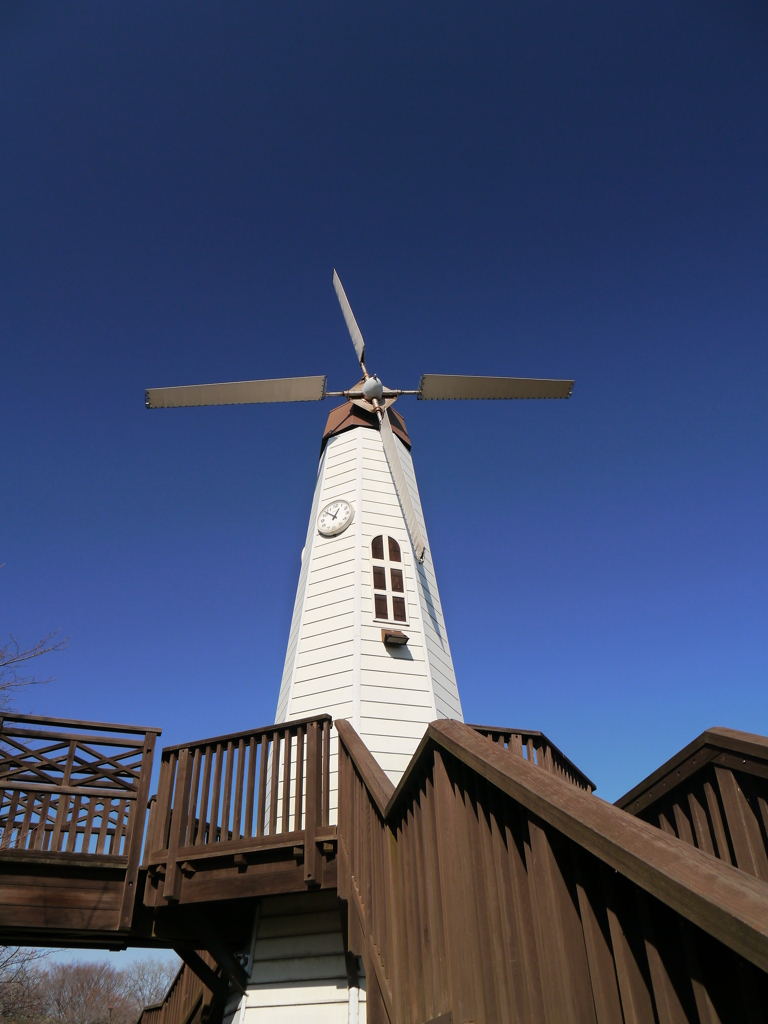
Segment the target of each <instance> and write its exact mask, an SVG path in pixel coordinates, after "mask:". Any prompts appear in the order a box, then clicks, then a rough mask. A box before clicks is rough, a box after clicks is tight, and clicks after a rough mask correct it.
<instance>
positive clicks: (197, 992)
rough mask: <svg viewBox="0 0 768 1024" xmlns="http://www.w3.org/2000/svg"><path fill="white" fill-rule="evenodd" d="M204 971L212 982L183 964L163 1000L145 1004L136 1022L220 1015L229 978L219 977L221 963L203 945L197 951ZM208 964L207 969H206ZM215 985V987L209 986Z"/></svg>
mask: <svg viewBox="0 0 768 1024" xmlns="http://www.w3.org/2000/svg"><path fill="white" fill-rule="evenodd" d="M195 955H196V957H197V959H198V960H199V963H198V964H196V967H197V969H198V970H200V964H202V965H203V969H202V970H200V973H201V974H207V980H208V982H209V985H206V984H205V982H204V981H203V980H202V979H201V978H200V977H198V975H197V974H195V972H194V971H193V970H192V969H191V968H190V967H189V965H188V964H182V965H181V967H180V968H179V971H178V973H177V974H176V977H175V978H174V979H173V981H172V982H171V984H170V986H169V988H168V991H167V992H166V994H165V996H164V997H163V1000H162V1002H160V1003H156V1004H155V1005H153V1006H145V1007H144V1009H143V1010H142V1013H141V1016H140V1017H139V1019H138V1022H137V1024H191V1022H200V1021H204V1020H209V1021H210V1020H211V1017H216V1018H219V1019H220V1016H221V1010H222V1009H223V1004H224V994H225V993H226V982H225V981H224V979H222V978H221V977H220V969H219V967H218V964H217V963H216V961H215V960H214V958H213V957H212V956H211V954H210V953H208V952H207V951H206V950H204V949H199V950H196V951H195ZM205 968H207V972H206V970H205ZM209 986H212V987H209Z"/></svg>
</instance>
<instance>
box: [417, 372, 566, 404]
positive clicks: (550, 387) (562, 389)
mask: <svg viewBox="0 0 768 1024" xmlns="http://www.w3.org/2000/svg"><path fill="white" fill-rule="evenodd" d="M573 383H574V382H573V381H572V380H539V379H538V378H536V377H463V376H460V375H453V374H448V373H425V374H423V375H422V378H421V380H420V382H419V398H423V399H466V398H490V399H500V398H502V399H503V398H570V397H571V392H572V391H573Z"/></svg>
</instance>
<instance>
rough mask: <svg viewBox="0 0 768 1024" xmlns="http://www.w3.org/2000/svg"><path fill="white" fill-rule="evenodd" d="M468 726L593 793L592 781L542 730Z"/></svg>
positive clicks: (519, 755) (594, 787)
mask: <svg viewBox="0 0 768 1024" xmlns="http://www.w3.org/2000/svg"><path fill="white" fill-rule="evenodd" d="M469 728H470V729H474V730H475V732H479V733H480V735H481V736H486V737H487V738H488V739H489V740H491V741H492V742H493V743H497V744H498V745H499V746H500V747H504V748H505V750H509V751H510V753H513V754H517V755H518V757H524V758H526V759H527V760H528V761H529V762H530V763H531V764H536V765H538V766H539V767H540V768H544V770H545V771H548V772H550V773H551V774H552V775H557V776H558V778H560V779H565V781H566V782H570V783H572V784H573V785H574V786H578V787H579V789H585V790H586V791H587V792H588V793H594V792H595V790H596V789H597V786H595V784H594V782H593V781H592V780H591V779H590V778H588V777H587V776H586V775H585V774H584V772H582V771H580V770H579V769H578V768H577V767H576V765H575V764H574V763H573V761H571V759H570V758H568V757H566V756H565V754H564V753H563V752H562V750H560V749H559V747H556V746H555V744H554V743H553V742H552V741H551V740H550V739H548V738H547V737H546V736H545V735H544V733H543V732H538V731H536V730H535V729H501V728H499V727H498V726H492V725H470V726H469Z"/></svg>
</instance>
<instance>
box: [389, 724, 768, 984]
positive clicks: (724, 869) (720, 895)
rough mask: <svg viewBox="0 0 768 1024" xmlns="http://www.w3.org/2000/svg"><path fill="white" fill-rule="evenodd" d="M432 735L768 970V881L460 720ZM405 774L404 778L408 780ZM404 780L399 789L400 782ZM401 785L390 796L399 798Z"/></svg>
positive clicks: (432, 727) (586, 846)
mask: <svg viewBox="0 0 768 1024" xmlns="http://www.w3.org/2000/svg"><path fill="white" fill-rule="evenodd" d="M427 732H428V738H429V739H428V741H431V742H434V743H436V744H438V745H439V746H441V747H442V748H443V749H445V750H447V751H449V752H450V753H451V754H453V756H454V757H456V758H458V759H459V760H460V761H463V762H464V764H466V765H467V766H468V767H470V768H472V769H474V770H475V771H476V772H478V774H480V775H482V776H483V777H484V778H486V779H488V781H489V782H491V783H493V784H494V785H496V786H497V787H498V788H499V789H500V790H502V791H503V792H505V793H507V794H508V795H509V796H511V797H513V798H514V799H515V800H516V801H518V802H519V803H520V804H522V805H523V806H524V807H526V808H527V809H528V810H530V811H533V813H534V814H537V815H538V816H539V817H540V818H542V819H543V820H544V821H546V822H547V823H548V824H550V825H552V826H553V827H555V828H556V829H557V830H558V831H559V832H562V833H563V834H564V835H566V836H568V837H569V838H570V839H572V840H574V842H576V843H578V845H579V846H581V847H582V848H583V849H585V850H588V851H589V852H590V853H593V854H594V855H595V856H596V857H598V858H599V859H600V860H602V861H603V862H604V863H606V864H608V865H609V866H610V867H612V868H614V870H616V871H620V872H621V874H623V875H624V876H625V877H627V878H629V879H630V880H631V881H632V882H635V884H637V885H639V886H641V888H643V889H645V890H646V891H647V892H649V893H650V894H651V895H652V896H655V897H656V898H657V899H659V900H661V901H662V902H663V903H666V904H667V906H670V907H672V908H673V909H674V910H676V911H677V912H678V913H679V914H682V915H683V917H686V918H688V920H689V921H692V922H693V923H694V924H696V925H698V926H699V927H700V928H703V929H704V930H705V931H707V932H709V933H710V934H712V935H715V937H716V938H718V939H720V941H722V942H725V943H727V944H728V945H729V946H731V948H732V949H735V950H737V952H739V953H740V954H741V955H742V956H744V957H746V959H748V960H750V961H752V963H755V964H757V965H758V966H759V967H761V969H762V970H764V971H766V970H768V889H766V888H765V886H763V885H761V884H759V883H758V882H757V881H756V880H754V879H752V878H750V877H748V876H745V875H744V874H742V873H741V872H739V871H737V870H735V869H733V868H731V867H730V866H729V865H727V864H722V863H718V862H717V861H716V860H714V858H711V857H707V856H704V855H702V853H701V852H700V851H698V850H695V849H692V848H691V847H689V846H687V845H685V844H683V843H680V842H678V841H677V840H676V839H675V838H674V837H672V836H669V835H667V834H666V833H664V832H660V831H659V830H658V829H655V828H654V827H653V826H652V825H648V824H647V822H644V821H642V820H640V819H639V818H634V817H631V816H628V815H626V814H625V813H624V812H622V811H621V810H620V809H619V808H617V807H614V806H613V805H612V804H608V803H605V802H603V801H602V800H599V799H596V800H592V799H590V797H589V796H587V795H586V794H584V793H582V792H580V791H575V792H572V791H571V790H565V791H564V790H563V787H562V786H561V785H560V784H559V782H558V781H556V780H555V779H552V778H551V777H549V776H548V775H546V774H545V773H543V772H541V773H539V772H536V771H534V769H533V768H532V766H531V765H529V764H527V763H526V762H525V761H524V760H522V759H520V760H519V761H518V760H517V759H515V760H514V761H510V760H508V759H506V758H504V757H503V755H501V754H500V753H497V752H496V751H495V750H493V751H489V750H487V749H486V747H485V745H484V744H483V745H481V743H480V742H479V741H478V740H477V739H476V738H475V737H474V736H472V735H471V734H468V733H467V731H466V727H464V726H462V723H460V722H454V721H450V720H448V719H445V720H442V721H439V722H434V723H432V725H430V726H429V728H428V730H427ZM407 774H408V773H406V776H404V777H403V780H402V782H401V786H402V788H403V789H404V788H405V786H406V785H407ZM401 786H398V789H401ZM397 795H398V794H397V792H396V793H395V794H393V800H392V803H393V804H395V803H396V802H397V800H396V798H397Z"/></svg>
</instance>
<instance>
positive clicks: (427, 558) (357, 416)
mask: <svg viewBox="0 0 768 1024" xmlns="http://www.w3.org/2000/svg"><path fill="white" fill-rule="evenodd" d="M333 284H334V287H335V289H336V293H337V295H338V298H339V302H340V303H341V308H342V311H343V313H344V319H345V320H346V323H347V327H348V329H349V333H350V335H351V337H352V343H353V345H354V347H355V353H356V355H357V358H358V360H359V362H360V368H361V370H362V374H363V376H362V379H361V380H360V381H359V382H358V383H357V384H356V385H355V386H354V387H352V388H350V389H349V390H348V391H327V390H326V380H327V378H326V377H324V376H319V377H291V378H286V379H279V380H256V381H239V382H233V383H224V384H199V385H192V386H188V387H172V388H151V389H149V390H148V391H147V392H146V406H147V408H149V409H158V408H177V407H180V406H201V405H235V404H242V403H261V402H304V401H319V400H320V399H323V398H330V397H338V398H344V399H346V401H345V402H344V404H343V405H341V406H339V407H337V408H335V409H334V410H332V411H331V414H330V416H329V418H328V423H327V425H326V429H325V433H324V436H323V448H322V453H321V457H320V464H319V467H318V474H317V483H316V487H315V494H314V499H313V503H312V511H311V514H310V518H309V527H308V530H307V539H306V544H305V547H304V551H303V553H302V559H301V571H300V575H299V585H298V589H297V594H296V602H295V606H294V611H293V619H292V622H291V630H290V634H289V638H288V649H287V653H286V659H285V668H284V671H283V678H282V684H281V687H280V695H279V698H278V704H277V715H276V719H275V720H276V721H277V722H282V721H286V720H291V719H296V718H304V717H306V716H308V715H313V714H320V713H323V712H326V713H329V714H331V715H332V716H333V718H334V719H338V718H345V719H348V720H349V721H350V722H351V723H352V724H353V725H354V727H355V729H356V730H357V732H358V733H359V734H360V736H361V737H362V739H363V740H364V741H365V743H366V744H367V746H368V747H369V749H370V750H371V752H372V753H373V755H374V756H375V757H376V758H377V760H378V761H379V763H380V764H381V767H382V768H383V769H384V771H385V772H386V773H387V774H388V775H389V777H390V778H391V779H392V781H393V782H395V783H396V782H397V781H398V780H399V778H400V776H401V775H402V772H403V771H404V769H405V767H406V765H407V764H408V761H409V760H410V758H411V755H412V754H413V753H414V751H415V749H416V747H417V746H418V743H419V740H420V739H421V736H422V735H423V733H424V730H425V728H426V725H427V723H428V722H430V721H433V720H434V719H436V718H458V719H461V718H462V711H461V701H460V699H459V693H458V688H457V685H456V677H455V674H454V669H453V660H452V658H451V651H450V646H449V644H448V637H447V634H446V628H445V621H444V618H443V612H442V608H441V604H440V596H439V593H438V589H437V581H436V578H435V573H434V567H433V565H432V559H431V555H430V551H429V545H428V543H427V531H426V526H425V523H424V516H423V513H422V509H421V501H420V499H419V491H418V487H417V485H416V476H415V473H414V468H413V461H412V458H411V452H410V448H411V445H410V439H409V436H408V433H407V430H406V428H405V424H404V422H403V420H402V418H401V417H400V416H399V415H398V414H397V413H396V412H395V411H394V409H393V408H392V406H393V405H394V402H395V401H396V399H397V398H398V397H400V396H401V395H415V396H416V397H417V398H419V399H422V400H434V399H511V398H568V397H569V396H570V394H571V391H572V389H573V381H571V380H538V379H531V378H521V377H465V376H448V375H442V374H426V375H424V376H422V377H421V380H420V383H419V387H418V389H417V390H413V391H404V390H394V389H390V388H387V387H385V386H384V385H383V384H382V383H381V381H380V380H379V378H378V376H376V374H373V375H371V374H369V373H368V370H367V368H366V365H365V343H364V341H363V337H362V334H361V332H360V329H359V327H358V325H357V322H356V320H355V318H354V316H353V314H352V310H351V308H350V305H349V302H348V301H347V297H346V295H345V293H344V289H343V288H342V286H341V282H340V280H339V278H338V275H337V274H336V272H335V271H334V274H333ZM334 746H335V745H334ZM332 771H333V766H332ZM334 782H335V778H333V776H332V787H331V788H332V794H333V795H332V805H331V809H332V811H333V809H334V808H333V800H334V798H335V792H333V791H335V789H336V787H335V785H334V784H333V783H334Z"/></svg>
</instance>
